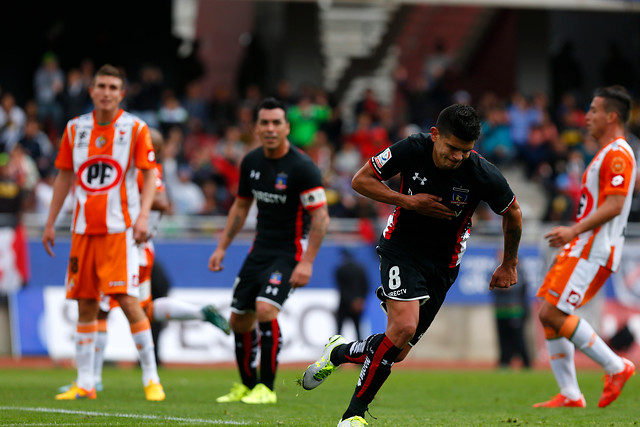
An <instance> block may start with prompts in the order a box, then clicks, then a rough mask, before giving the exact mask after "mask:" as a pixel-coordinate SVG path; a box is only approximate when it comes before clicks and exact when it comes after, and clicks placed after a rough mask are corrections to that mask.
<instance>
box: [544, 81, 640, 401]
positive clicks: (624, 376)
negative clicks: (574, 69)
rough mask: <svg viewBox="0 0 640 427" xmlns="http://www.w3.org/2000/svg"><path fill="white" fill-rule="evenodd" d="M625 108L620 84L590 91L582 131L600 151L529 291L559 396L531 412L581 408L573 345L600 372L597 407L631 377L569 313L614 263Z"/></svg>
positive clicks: (632, 170)
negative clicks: (538, 301)
mask: <svg viewBox="0 0 640 427" xmlns="http://www.w3.org/2000/svg"><path fill="white" fill-rule="evenodd" d="M630 109H631V98H630V96H629V94H628V93H627V91H626V90H625V89H624V88H623V87H621V86H609V87H606V88H603V89H599V90H597V91H596V93H595V96H594V98H593V100H592V102H591V106H590V108H589V111H588V113H587V127H588V131H589V133H590V134H591V136H592V137H593V138H595V139H596V141H597V142H598V144H599V145H600V151H598V153H597V154H596V155H595V157H594V158H593V160H592V161H591V163H590V164H589V166H587V168H586V170H585V172H584V175H583V177H582V194H581V197H580V208H579V210H578V214H577V222H576V223H575V224H574V225H572V226H558V227H554V228H553V229H552V230H551V231H550V232H549V233H548V234H547V235H546V236H545V237H546V238H547V239H548V240H549V245H550V246H552V247H556V248H562V249H561V250H560V253H559V254H558V256H557V258H556V261H555V264H554V265H553V266H552V267H551V269H550V270H549V272H548V273H547V275H546V277H545V279H544V282H543V283H542V286H541V287H540V289H539V290H538V293H537V295H538V296H539V297H541V298H543V301H542V306H541V308H540V313H539V318H540V322H541V323H542V325H543V327H544V331H545V336H546V343H547V349H548V351H549V360H550V364H551V368H552V370H553V374H554V376H555V378H556V381H557V383H558V386H559V388H560V393H559V394H557V395H556V396H554V397H553V398H552V399H551V400H549V401H546V402H541V403H537V404H535V405H534V407H538V408H555V407H585V406H586V401H585V399H584V396H583V395H582V393H581V392H580V387H579V386H578V380H577V377H576V369H575V363H574V353H575V348H576V347H577V348H578V349H580V350H581V351H583V352H584V353H585V354H586V355H587V356H589V357H590V358H591V359H592V360H593V361H595V362H596V363H598V364H599V365H600V366H602V368H603V369H604V371H605V384H604V390H603V392H602V395H601V397H600V401H599V402H598V406H599V407H605V406H608V405H609V404H611V402H613V401H614V400H615V399H617V397H618V396H619V395H620V392H621V391H622V387H623V386H624V384H625V383H626V381H627V380H628V379H629V378H630V377H631V375H633V373H634V372H635V366H634V365H633V363H632V362H631V361H629V360H627V359H625V358H623V357H620V356H618V355H617V354H615V353H614V352H613V350H611V348H610V347H609V346H608V345H607V344H606V343H605V342H604V341H603V340H602V338H600V336H598V334H597V333H596V332H595V330H594V329H593V327H592V326H591V325H590V324H589V322H587V321H586V320H585V319H583V318H580V317H578V316H577V315H576V314H575V313H574V311H575V309H576V308H578V307H581V306H583V305H584V304H586V303H587V302H588V301H589V300H590V299H591V298H592V297H593V296H594V295H595V294H596V293H597V292H598V291H599V290H600V288H601V287H602V285H604V283H605V281H606V280H607V278H608V277H609V276H610V275H611V274H612V273H613V272H615V271H616V270H617V268H618V266H619V265H620V258H621V255H622V246H623V244H624V230H625V227H626V225H627V218H628V216H629V211H630V209H631V197H632V195H633V189H634V184H635V181H636V173H637V168H636V160H635V156H634V154H633V150H632V149H631V147H630V146H629V144H628V143H627V141H626V140H625V133H624V132H625V123H626V121H627V120H628V118H629V111H630Z"/></svg>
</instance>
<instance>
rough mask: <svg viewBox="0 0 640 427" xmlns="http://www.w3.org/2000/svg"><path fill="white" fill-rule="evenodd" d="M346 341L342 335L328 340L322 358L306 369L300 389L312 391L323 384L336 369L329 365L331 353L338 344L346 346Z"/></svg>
mask: <svg viewBox="0 0 640 427" xmlns="http://www.w3.org/2000/svg"><path fill="white" fill-rule="evenodd" d="M346 343H347V340H345V339H344V337H343V336H342V335H334V336H332V337H331V338H329V342H328V343H327V345H325V346H324V350H323V351H322V356H321V357H320V359H319V360H317V361H316V362H314V363H312V364H311V365H309V366H308V367H307V369H306V370H305V371H304V374H303V375H302V388H304V389H305V390H313V389H314V388H316V387H318V386H319V385H320V384H322V383H323V382H324V380H325V379H326V378H327V377H328V376H329V375H331V373H332V372H333V371H335V370H336V369H338V367H337V366H335V365H334V364H333V363H331V352H332V351H333V349H334V348H336V347H337V346H339V345H340V344H346Z"/></svg>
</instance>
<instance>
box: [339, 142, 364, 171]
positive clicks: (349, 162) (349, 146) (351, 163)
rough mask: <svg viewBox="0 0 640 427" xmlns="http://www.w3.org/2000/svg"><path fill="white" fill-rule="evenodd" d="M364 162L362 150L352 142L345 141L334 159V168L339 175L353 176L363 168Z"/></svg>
mask: <svg viewBox="0 0 640 427" xmlns="http://www.w3.org/2000/svg"><path fill="white" fill-rule="evenodd" d="M363 163H364V160H363V158H362V154H360V150H358V147H356V146H355V144H354V143H353V142H351V141H345V143H344V144H342V148H341V149H340V150H338V151H337V152H336V154H335V156H334V158H333V168H334V170H335V171H336V173H338V174H339V175H344V176H351V177H353V175H355V173H356V172H358V170H359V169H360V168H361V167H362V164H363Z"/></svg>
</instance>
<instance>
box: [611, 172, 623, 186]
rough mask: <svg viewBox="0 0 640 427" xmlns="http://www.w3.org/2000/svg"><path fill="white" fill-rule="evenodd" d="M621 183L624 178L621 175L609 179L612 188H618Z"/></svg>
mask: <svg viewBox="0 0 640 427" xmlns="http://www.w3.org/2000/svg"><path fill="white" fill-rule="evenodd" d="M623 182H624V177H623V176H622V175H616V176H614V177H613V178H611V185H613V186H614V187H618V186H619V185H622V183H623Z"/></svg>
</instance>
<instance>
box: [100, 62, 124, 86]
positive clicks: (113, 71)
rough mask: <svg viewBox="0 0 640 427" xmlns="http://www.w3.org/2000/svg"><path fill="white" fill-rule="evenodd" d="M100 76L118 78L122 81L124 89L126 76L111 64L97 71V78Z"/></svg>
mask: <svg viewBox="0 0 640 427" xmlns="http://www.w3.org/2000/svg"><path fill="white" fill-rule="evenodd" d="M98 76H111V77H117V78H119V79H120V80H121V81H122V85H123V87H124V76H123V75H122V72H121V71H120V70H119V69H118V68H116V67H114V66H113V65H111V64H105V65H103V66H102V67H100V68H98V71H96V75H95V77H98ZM95 77H94V80H95Z"/></svg>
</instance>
